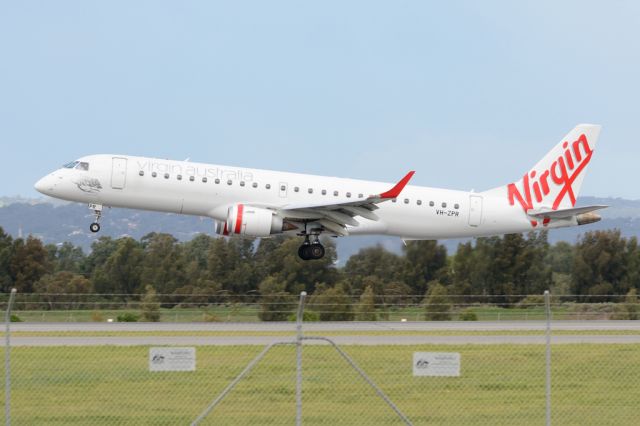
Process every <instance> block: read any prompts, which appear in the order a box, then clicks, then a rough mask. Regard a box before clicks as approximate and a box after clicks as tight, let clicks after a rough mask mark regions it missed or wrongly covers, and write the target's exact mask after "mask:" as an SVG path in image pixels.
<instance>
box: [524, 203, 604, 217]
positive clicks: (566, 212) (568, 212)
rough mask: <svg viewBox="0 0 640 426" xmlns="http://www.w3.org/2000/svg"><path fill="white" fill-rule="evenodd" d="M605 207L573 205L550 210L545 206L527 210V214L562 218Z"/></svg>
mask: <svg viewBox="0 0 640 426" xmlns="http://www.w3.org/2000/svg"><path fill="white" fill-rule="evenodd" d="M607 207H609V206H604V205H595V206H585V207H573V208H569V209H558V210H552V209H550V208H548V207H547V208H540V209H537V210H529V211H528V212H527V214H528V215H529V216H536V217H548V218H551V219H563V218H566V217H572V216H577V215H580V214H584V213H590V212H592V211H595V210H600V209H606V208H607Z"/></svg>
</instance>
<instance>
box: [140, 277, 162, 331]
mask: <svg viewBox="0 0 640 426" xmlns="http://www.w3.org/2000/svg"><path fill="white" fill-rule="evenodd" d="M145 291H146V292H145V295H144V296H143V297H142V304H141V306H140V308H141V309H142V318H144V320H145V321H149V322H158V321H160V302H158V295H157V294H156V290H155V289H154V288H153V286H151V285H148V286H146V287H145Z"/></svg>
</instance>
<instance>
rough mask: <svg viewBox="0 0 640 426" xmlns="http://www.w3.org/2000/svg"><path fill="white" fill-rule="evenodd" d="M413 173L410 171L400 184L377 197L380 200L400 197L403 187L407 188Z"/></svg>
mask: <svg viewBox="0 0 640 426" xmlns="http://www.w3.org/2000/svg"><path fill="white" fill-rule="evenodd" d="M415 173H416V172H415V171H413V170H412V171H410V172H409V173H407V175H406V176H405V177H403V178H402V180H401V181H400V182H398V183H396V186H394V187H393V188H391V189H390V190H388V191H387V192H383V193H382V194H380V195H379V197H380V198H398V196H399V195H400V193H401V192H402V190H403V189H404V187H405V186H407V184H408V183H409V181H410V180H411V178H412V177H413V175H414V174H415Z"/></svg>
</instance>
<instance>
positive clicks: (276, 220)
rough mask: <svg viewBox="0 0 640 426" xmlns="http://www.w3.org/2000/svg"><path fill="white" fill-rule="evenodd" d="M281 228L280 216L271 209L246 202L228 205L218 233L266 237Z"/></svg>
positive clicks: (282, 226)
mask: <svg viewBox="0 0 640 426" xmlns="http://www.w3.org/2000/svg"><path fill="white" fill-rule="evenodd" d="M217 228H218V226H216V232H218V230H217ZM283 228H284V223H283V220H282V218H281V217H279V216H277V215H276V214H275V213H274V212H273V211H271V210H268V209H263V208H259V207H252V206H247V205H246V204H236V205H235V206H233V207H229V212H228V214H227V221H226V223H224V226H223V227H222V229H221V232H219V233H221V234H222V235H232V234H233V235H247V236H250V237H268V236H269V235H273V234H281V233H282V231H283ZM225 231H226V232H227V233H226V234H225V233H224V232H225Z"/></svg>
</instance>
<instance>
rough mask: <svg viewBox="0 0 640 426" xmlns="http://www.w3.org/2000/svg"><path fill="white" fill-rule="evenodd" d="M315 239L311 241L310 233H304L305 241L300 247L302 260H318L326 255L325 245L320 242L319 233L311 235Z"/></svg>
mask: <svg viewBox="0 0 640 426" xmlns="http://www.w3.org/2000/svg"><path fill="white" fill-rule="evenodd" d="M311 238H312V239H313V241H310V238H309V235H308V234H306V233H305V234H304V243H302V245H301V246H300V248H299V249H298V256H300V259H302V260H318V259H322V258H323V257H324V246H323V245H322V244H320V240H319V239H318V235H317V234H313V235H311Z"/></svg>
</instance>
